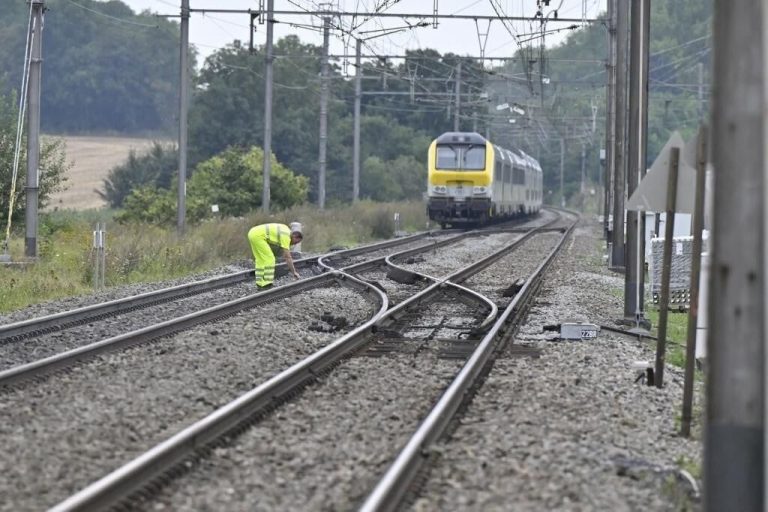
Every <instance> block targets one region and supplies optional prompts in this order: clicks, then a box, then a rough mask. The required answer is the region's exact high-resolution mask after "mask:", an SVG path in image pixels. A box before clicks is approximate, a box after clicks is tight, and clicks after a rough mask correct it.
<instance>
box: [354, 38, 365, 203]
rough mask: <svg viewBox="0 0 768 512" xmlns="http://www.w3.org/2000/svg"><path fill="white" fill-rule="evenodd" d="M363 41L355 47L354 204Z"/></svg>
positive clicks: (357, 189)
mask: <svg viewBox="0 0 768 512" xmlns="http://www.w3.org/2000/svg"><path fill="white" fill-rule="evenodd" d="M362 52H363V40H362V39H358V40H357V44H356V45H355V69H356V71H355V118H354V136H353V139H352V202H353V203H356V202H357V201H358V199H359V198H360V100H361V98H362V97H363V64H362V54H363V53H362Z"/></svg>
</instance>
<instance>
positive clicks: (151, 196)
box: [115, 147, 309, 225]
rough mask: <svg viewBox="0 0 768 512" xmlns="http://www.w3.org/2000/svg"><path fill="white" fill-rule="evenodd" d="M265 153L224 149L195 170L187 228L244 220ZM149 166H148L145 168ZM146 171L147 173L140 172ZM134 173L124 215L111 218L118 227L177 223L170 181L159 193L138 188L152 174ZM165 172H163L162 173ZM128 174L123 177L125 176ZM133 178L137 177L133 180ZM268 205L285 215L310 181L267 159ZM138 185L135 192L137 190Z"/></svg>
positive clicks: (256, 204)
mask: <svg viewBox="0 0 768 512" xmlns="http://www.w3.org/2000/svg"><path fill="white" fill-rule="evenodd" d="M263 159H264V151H262V149H261V148H256V147H253V148H250V149H249V150H248V151H245V150H241V149H236V148H229V149H227V150H226V151H224V152H223V153H221V154H220V155H216V156H214V157H212V158H210V159H208V160H206V161H205V162H201V163H200V164H198V166H197V170H196V171H195V173H194V174H193V175H192V177H191V179H190V180H189V181H188V182H187V185H188V186H187V199H186V203H187V206H186V209H187V219H188V220H189V222H191V223H195V222H199V221H201V220H203V219H206V218H210V217H211V216H212V215H215V217H217V218H218V217H221V216H223V217H229V216H241V215H246V214H248V213H250V212H252V211H256V210H258V209H259V208H260V207H261V201H262V191H263V189H264V181H263V168H262V167H263ZM150 164H151V162H150ZM144 168H146V167H144ZM144 168H143V167H142V166H140V165H139V166H137V168H136V169H135V170H137V171H139V172H138V173H134V174H133V175H131V176H129V177H128V180H127V181H134V182H135V183H134V185H133V186H134V187H136V186H138V188H133V189H132V190H131V192H130V193H129V194H128V196H127V197H126V198H125V201H124V204H123V206H124V208H125V210H124V211H123V212H122V213H120V214H119V215H117V216H116V217H115V218H116V220H117V221H118V222H143V223H150V224H160V225H170V224H173V223H174V222H175V220H176V203H177V192H176V191H177V190H178V185H177V182H176V181H175V180H174V181H173V183H172V185H171V186H170V187H167V188H165V187H159V186H157V185H158V184H157V182H156V181H155V182H152V181H149V182H147V183H141V182H140V181H139V180H140V179H144V178H149V179H150V180H151V179H152V177H153V175H152V173H151V172H145V171H144V170H143V169H144ZM166 169H167V168H166ZM126 174H127V173H126ZM137 175H138V176H137ZM270 184H271V186H270V189H271V205H272V206H273V207H274V208H276V209H285V208H289V207H291V206H295V205H298V204H301V203H303V202H304V201H305V200H306V198H307V190H308V189H309V180H308V179H307V178H306V177H304V176H296V175H294V174H293V173H292V172H291V171H289V170H288V169H286V168H285V167H283V166H282V165H280V163H279V162H278V161H277V160H276V159H275V158H274V156H273V157H272V159H271V173H270ZM139 185H140V186H139ZM212 205H216V206H217V207H218V213H216V214H213V213H212V212H211V206H212Z"/></svg>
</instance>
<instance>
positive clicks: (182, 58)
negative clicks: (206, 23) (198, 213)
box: [176, 0, 189, 235]
mask: <svg viewBox="0 0 768 512" xmlns="http://www.w3.org/2000/svg"><path fill="white" fill-rule="evenodd" d="M179 75H180V76H179V196H178V205H177V208H176V231H177V232H178V234H179V235H183V234H184V230H185V223H186V215H187V205H186V198H187V112H188V110H189V0H181V41H180V43H179Z"/></svg>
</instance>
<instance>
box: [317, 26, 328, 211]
mask: <svg viewBox="0 0 768 512" xmlns="http://www.w3.org/2000/svg"><path fill="white" fill-rule="evenodd" d="M330 31H331V18H330V16H329V15H328V13H326V15H325V17H324V18H323V61H322V65H321V68H320V155H319V157H318V173H317V206H318V207H319V208H320V209H321V210H323V209H324V208H325V165H326V147H327V145H328V44H329V43H328V38H329V36H330Z"/></svg>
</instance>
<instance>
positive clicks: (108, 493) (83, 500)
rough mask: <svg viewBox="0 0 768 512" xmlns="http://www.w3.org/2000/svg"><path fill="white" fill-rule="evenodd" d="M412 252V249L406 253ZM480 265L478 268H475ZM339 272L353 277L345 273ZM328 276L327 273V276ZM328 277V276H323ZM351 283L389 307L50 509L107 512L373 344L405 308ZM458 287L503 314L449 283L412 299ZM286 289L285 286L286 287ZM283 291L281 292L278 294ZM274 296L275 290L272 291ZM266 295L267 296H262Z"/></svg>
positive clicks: (489, 318)
mask: <svg viewBox="0 0 768 512" xmlns="http://www.w3.org/2000/svg"><path fill="white" fill-rule="evenodd" d="M406 252H407V251H406ZM473 265H474V264H473ZM334 273H336V274H341V275H347V274H345V273H343V272H340V271H334ZM325 275H328V274H323V276H325ZM318 277H322V276H318ZM348 277H349V279H351V280H354V281H356V282H358V283H360V284H363V285H366V286H369V287H370V288H373V289H374V290H375V291H376V292H377V293H378V294H379V295H380V296H381V297H383V301H384V304H383V307H382V308H381V309H380V311H379V312H378V313H377V314H376V315H375V316H374V317H373V318H372V319H370V320H369V321H368V322H366V323H365V324H363V325H362V326H360V327H358V328H357V329H355V330H354V331H352V332H350V333H348V334H346V335H345V336H343V337H341V338H339V339H337V340H335V341H333V342H331V343H330V344H329V345H327V346H326V347H324V348H322V349H321V350H319V351H318V352H315V353H314V354H312V355H311V356H309V357H307V358H305V359H304V360H302V361H300V362H298V363H296V364H294V365H293V366H291V367H290V368H288V369H287V370H285V371H283V372H281V373H279V374H278V375H276V376H274V377H272V378H271V379H269V380H267V381H266V382H265V383H264V384H261V385H259V386H258V387H256V388H254V389H253V390H251V391H249V392H248V393H246V394H244V395H242V396H240V397H239V398H237V399H235V400H233V401H232V402H230V403H228V404H227V405H225V406H223V407H221V408H220V409H218V410H216V411H214V412H213V413H211V414H210V415H208V416H206V417H205V418H203V419H201V420H199V421H197V422H195V423H193V424H192V425H190V426H189V427H187V428H185V429H184V430H182V431H181V432H179V433H177V434H175V435H173V436H172V437H170V438H169V439H167V440H166V441H163V442H162V443H160V444H158V445H156V446H155V447H154V448H152V449H150V450H149V451H147V452H145V453H144V454H142V455H140V456H139V457H137V458H136V459H134V460H132V461H131V462H129V463H128V464H126V465H124V466H122V467H120V468H118V469H116V470H115V471H113V472H112V473H110V474H108V475H106V476H104V477H102V478H101V479H99V480H97V481H95V482H93V483H92V484H90V485H88V486H87V487H85V488H84V489H82V490H81V491H79V492H78V493H76V494H74V495H72V496H70V497H69V498H67V499H66V500H64V501H62V502H61V503H59V504H58V505H56V506H54V507H53V508H51V509H50V511H51V512H64V511H87V510H102V509H104V508H108V507H109V506H112V505H114V504H116V503H117V502H119V501H120V500H122V499H124V498H126V497H127V496H129V495H130V494H131V493H133V492H135V491H137V490H138V489H140V488H142V487H144V486H145V485H146V484H147V483H149V482H150V481H151V480H152V479H153V478H154V477H155V476H157V475H159V474H161V473H163V472H165V471H167V470H168V469H169V468H170V467H171V466H173V465H174V464H176V463H178V462H180V461H181V460H183V459H184V458H186V457H188V456H189V455H190V454H191V453H192V452H193V451H194V450H196V449H198V448H201V447H203V446H205V445H207V444H209V443H210V442H212V441H214V440H215V439H217V438H218V437H220V436H221V435H223V434H226V433H228V432H231V431H233V430H234V429H236V428H238V426H240V425H241V424H242V423H244V422H247V421H248V419H249V418H250V417H252V416H253V415H255V414H257V413H259V412H262V411H263V410H264V409H265V408H267V407H269V406H270V405H274V404H275V403H277V402H279V401H280V400H282V399H283V398H284V397H287V396H289V395H290V394H292V393H293V392H295V390H296V389H297V388H299V387H300V386H302V385H304V384H305V383H306V382H308V381H309V380H311V379H313V378H314V377H316V376H317V375H318V374H320V373H322V372H323V371H326V370H327V369H328V368H330V367H331V366H333V365H334V364H337V363H338V362H339V361H340V360H341V359H343V358H344V357H346V356H348V355H350V354H352V353H354V352H356V351H357V350H359V349H360V348H362V347H363V346H364V345H366V344H367V343H369V342H370V341H371V339H372V338H371V336H370V334H371V333H373V332H374V331H375V330H376V328H377V326H378V325H380V324H381V320H382V319H383V318H385V317H388V316H391V315H394V314H396V312H397V311H401V310H402V309H403V308H404V307H405V306H403V305H402V303H401V304H400V305H398V306H397V307H396V308H392V309H387V308H388V301H387V298H386V295H385V294H384V293H383V292H381V291H380V290H378V288H376V287H374V286H372V285H370V284H368V283H365V282H364V281H361V280H358V279H356V278H354V277H352V276H348ZM445 286H452V287H454V288H456V289H457V290H460V291H461V292H462V293H467V294H468V295H469V296H470V297H472V298H473V299H474V300H477V301H480V302H482V303H485V304H486V305H487V306H488V307H489V310H490V311H491V314H489V315H488V316H487V318H486V319H485V320H484V321H483V322H482V323H483V324H486V323H488V322H491V321H493V318H495V317H496V315H497V313H498V308H497V306H496V305H495V304H494V303H493V301H490V300H489V299H487V298H486V297H484V296H482V295H480V294H478V293H477V292H475V291H473V290H469V289H468V288H465V287H463V286H461V285H458V284H455V283H447V282H435V283H433V284H432V285H431V286H429V287H428V288H425V289H423V290H420V291H419V292H418V293H416V294H415V295H414V297H416V296H420V297H421V299H414V297H411V298H410V299H409V301H410V304H411V306H413V305H415V304H417V303H419V302H420V301H421V300H424V298H425V297H428V296H431V295H432V294H435V293H438V292H439V291H440V288H441V287H445ZM283 288H284V287H283ZM277 290H279V289H276V290H275V291H277ZM267 293H270V292H267ZM259 295H266V294H259Z"/></svg>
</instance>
